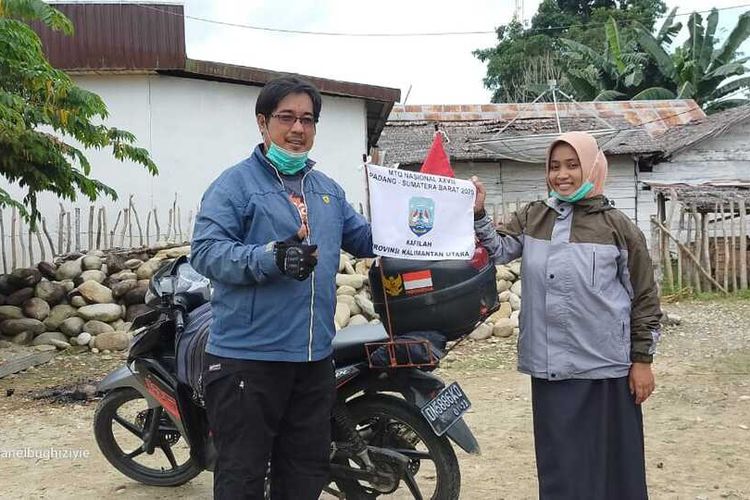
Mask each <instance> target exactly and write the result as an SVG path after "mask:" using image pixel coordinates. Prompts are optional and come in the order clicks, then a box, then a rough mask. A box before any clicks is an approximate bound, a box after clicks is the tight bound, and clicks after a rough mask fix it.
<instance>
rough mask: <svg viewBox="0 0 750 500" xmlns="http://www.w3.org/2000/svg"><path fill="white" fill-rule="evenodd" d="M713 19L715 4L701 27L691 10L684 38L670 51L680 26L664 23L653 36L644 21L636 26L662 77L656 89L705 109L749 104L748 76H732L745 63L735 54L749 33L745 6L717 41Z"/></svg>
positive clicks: (716, 14) (715, 17)
mask: <svg viewBox="0 0 750 500" xmlns="http://www.w3.org/2000/svg"><path fill="white" fill-rule="evenodd" d="M668 21H669V19H668ZM718 24H719V12H718V11H717V10H716V9H715V8H714V9H712V10H711V13H710V14H709V15H708V17H707V18H706V23H705V26H704V23H703V18H702V17H701V15H700V14H698V13H695V12H694V13H693V14H691V15H690V18H689V19H688V21H687V25H686V28H687V30H688V38H687V40H685V43H684V44H682V46H681V47H678V48H677V49H676V50H675V51H674V53H672V54H669V53H668V52H667V47H668V45H669V42H671V36H673V35H674V33H675V32H676V31H675V29H677V30H678V31H679V27H677V28H676V26H675V25H672V26H669V27H667V23H666V22H665V24H664V26H663V27H662V29H661V30H660V31H659V32H658V33H657V34H656V35H654V34H652V33H651V31H650V30H649V29H648V28H647V27H645V26H640V27H639V42H640V45H641V46H642V47H643V49H644V50H645V51H646V52H647V53H648V54H649V55H650V56H651V57H652V58H653V60H654V61H655V62H656V67H657V68H658V69H659V71H660V73H661V75H662V76H663V78H664V80H665V84H664V87H663V88H662V89H660V90H659V92H662V93H664V94H665V95H669V96H670V97H672V98H674V97H678V98H686V99H687V98H690V99H694V100H695V101H696V102H697V103H698V104H700V105H701V106H702V107H703V109H704V110H706V111H707V112H712V111H717V110H720V109H726V108H730V107H734V106H739V105H742V104H748V103H750V100H749V99H748V90H750V77H748V76H744V77H740V78H737V77H738V76H741V75H744V74H745V73H746V72H747V68H746V66H745V63H746V62H747V61H748V60H750V58H748V57H740V54H739V53H738V49H739V47H740V45H742V43H743V42H744V41H745V40H747V39H748V37H750V11H748V12H745V13H744V14H742V15H741V16H740V17H739V19H738V20H737V24H736V25H735V26H734V28H732V30H731V32H730V33H729V35H728V36H727V38H726V39H725V40H724V42H723V43H721V44H719V40H718V38H717V37H716V27H717V26H718ZM738 94H739V96H737V95H738Z"/></svg>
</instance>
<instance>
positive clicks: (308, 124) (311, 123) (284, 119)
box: [271, 113, 317, 129]
mask: <svg viewBox="0 0 750 500" xmlns="http://www.w3.org/2000/svg"><path fill="white" fill-rule="evenodd" d="M271 117H272V118H276V119H277V120H279V123H281V124H282V125H284V126H285V127H293V126H294V124H295V123H297V121H299V123H300V125H302V128H306V129H310V128H313V127H315V122H317V120H316V119H315V118H313V117H312V116H294V115H292V114H289V113H277V114H275V115H271Z"/></svg>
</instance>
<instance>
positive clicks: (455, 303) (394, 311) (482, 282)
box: [369, 247, 500, 340]
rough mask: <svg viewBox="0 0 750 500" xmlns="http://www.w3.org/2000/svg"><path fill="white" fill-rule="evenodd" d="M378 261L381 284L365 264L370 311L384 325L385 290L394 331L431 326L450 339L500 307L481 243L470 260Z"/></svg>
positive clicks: (492, 268)
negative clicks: (377, 315) (368, 285)
mask: <svg viewBox="0 0 750 500" xmlns="http://www.w3.org/2000/svg"><path fill="white" fill-rule="evenodd" d="M380 265H381V266H383V275H384V277H385V283H383V280H381V276H380V268H379V267H378V265H377V264H376V265H373V266H372V267H371V268H370V274H369V277H370V288H371V291H372V298H373V303H374V305H375V311H376V312H377V313H378V314H379V315H380V318H381V320H382V321H383V324H384V325H386V328H387V324H388V322H387V320H386V310H385V303H384V300H383V299H384V294H383V291H384V290H385V294H386V295H387V298H388V308H389V310H390V317H391V326H392V328H393V334H394V335H402V334H407V333H409V332H414V331H424V330H435V331H438V332H440V333H442V334H443V335H444V336H445V337H446V338H447V339H448V340H456V339H457V338H459V337H461V336H463V335H466V334H468V333H471V331H472V330H473V329H474V327H475V326H476V325H477V323H478V322H479V321H482V320H484V319H486V318H487V317H488V316H489V315H490V314H492V312H494V311H495V310H497V308H498V307H499V306H500V303H499V300H498V297H497V283H496V282H495V275H496V270H495V266H494V265H493V264H492V262H491V261H490V260H489V256H488V255H487V251H486V250H485V249H484V248H482V247H477V251H476V252H475V254H474V258H473V259H471V260H438V261H427V260H406V259H395V258H388V257H381V258H380Z"/></svg>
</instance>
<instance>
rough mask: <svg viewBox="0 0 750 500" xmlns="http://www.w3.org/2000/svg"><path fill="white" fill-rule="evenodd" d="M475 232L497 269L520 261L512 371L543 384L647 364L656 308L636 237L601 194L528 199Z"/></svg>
mask: <svg viewBox="0 0 750 500" xmlns="http://www.w3.org/2000/svg"><path fill="white" fill-rule="evenodd" d="M475 230H476V232H477V236H478V238H479V240H480V241H481V243H482V245H484V246H485V247H486V248H487V250H488V251H489V252H490V255H492V256H493V257H494V259H495V262H496V263H498V264H502V263H506V262H509V261H511V260H513V259H516V258H518V257H523V260H522V264H521V275H522V277H523V289H522V294H523V307H522V308H521V315H520V335H519V338H518V369H519V371H521V372H523V373H526V374H529V375H531V376H533V377H538V378H544V379H549V380H563V379H571V378H577V379H604V378H618V377H624V376H627V375H628V372H629V369H630V364H631V362H633V361H638V362H646V363H650V362H651V361H652V356H653V353H654V349H655V346H656V342H657V340H658V338H659V325H660V319H661V308H660V305H659V296H658V291H657V287H656V284H655V282H654V274H653V269H652V267H651V259H650V257H649V254H648V250H647V248H646V240H645V238H644V237H643V234H642V233H641V231H640V230H639V229H638V228H637V227H636V226H635V225H634V224H633V223H632V222H631V221H630V219H628V218H627V216H625V215H624V214H623V213H622V212H620V211H618V210H615V209H614V207H613V206H612V205H611V204H610V203H609V201H608V200H607V199H606V198H605V197H603V196H597V197H594V198H590V199H587V200H582V201H580V202H577V203H575V204H570V203H566V202H560V201H558V200H556V199H550V200H547V201H539V202H533V203H530V204H528V205H526V206H525V207H524V208H522V209H521V210H520V211H519V212H517V213H515V214H513V215H512V217H511V221H510V222H509V223H508V224H506V225H504V226H503V227H502V228H500V229H497V230H496V229H495V227H494V224H493V223H492V220H491V219H490V218H489V217H487V216H485V217H483V218H481V219H480V220H477V221H476V222H475Z"/></svg>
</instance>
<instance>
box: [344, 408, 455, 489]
mask: <svg viewBox="0 0 750 500" xmlns="http://www.w3.org/2000/svg"><path fill="white" fill-rule="evenodd" d="M349 411H350V413H351V416H352V420H353V421H354V423H355V425H356V427H357V431H358V432H359V433H360V435H361V436H362V437H363V439H364V440H365V442H366V443H367V444H368V445H370V446H376V447H379V448H388V449H391V450H396V451H398V450H412V451H413V452H414V455H413V457H412V458H411V460H410V465H409V469H410V470H411V472H412V473H413V476H414V479H415V481H416V482H417V484H418V487H419V489H420V494H421V495H422V496H423V498H424V499H425V500H426V499H431V500H457V499H458V498H459V493H460V491H461V471H460V469H459V466H458V460H457V459H456V454H455V452H454V451H453V447H452V446H451V444H450V442H449V441H448V438H447V437H445V436H437V435H435V433H434V432H433V431H432V429H431V428H430V427H429V425H428V424H427V422H426V421H425V419H424V418H423V417H422V415H421V414H420V412H419V410H418V409H417V408H416V407H414V406H413V405H411V404H409V403H407V402H406V401H404V400H403V399H400V398H396V397H393V396H387V395H382V394H379V395H377V396H366V397H364V398H361V399H358V400H355V401H354V402H353V403H352V404H351V405H350V406H349ZM420 453H421V456H420V455H419V454H420ZM420 473H421V474H420ZM336 483H337V485H338V487H339V489H340V490H341V491H342V492H343V493H344V494H346V498H347V499H371V498H377V497H378V496H380V495H382V496H383V497H387V498H414V495H413V494H412V493H411V492H410V491H409V489H408V487H407V485H406V484H405V482H404V480H403V478H402V480H401V483H400V485H399V488H398V490H397V491H395V492H393V493H389V494H386V493H384V492H376V491H374V490H373V489H371V488H369V487H368V485H367V484H364V483H358V482H356V481H337V482H336ZM425 488H426V489H427V490H429V491H425Z"/></svg>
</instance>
